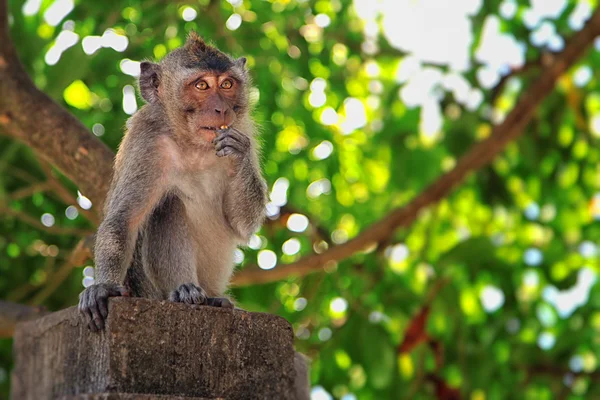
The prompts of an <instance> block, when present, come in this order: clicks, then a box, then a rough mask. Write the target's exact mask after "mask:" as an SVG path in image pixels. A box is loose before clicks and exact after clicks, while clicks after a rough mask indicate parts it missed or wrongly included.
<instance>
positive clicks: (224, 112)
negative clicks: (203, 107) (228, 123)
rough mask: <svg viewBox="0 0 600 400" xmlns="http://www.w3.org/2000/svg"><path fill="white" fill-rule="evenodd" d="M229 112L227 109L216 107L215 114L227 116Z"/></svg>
mask: <svg viewBox="0 0 600 400" xmlns="http://www.w3.org/2000/svg"><path fill="white" fill-rule="evenodd" d="M227 111H229V109H228V108H227V107H216V108H215V112H216V113H217V114H219V115H221V114H222V115H225V114H227Z"/></svg>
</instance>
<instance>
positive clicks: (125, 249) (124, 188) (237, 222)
mask: <svg viewBox="0 0 600 400" xmlns="http://www.w3.org/2000/svg"><path fill="white" fill-rule="evenodd" d="M245 61H246V60H245V59H244V58H239V59H237V60H236V59H233V58H231V57H229V56H228V55H226V54H224V53H222V52H221V51H219V50H218V49H216V48H214V47H212V46H209V45H207V44H206V43H205V42H204V41H203V40H202V39H201V38H199V37H198V36H197V35H196V34H194V33H192V34H191V35H190V37H189V38H188V41H187V43H186V45H185V46H184V47H182V48H180V49H177V50H175V51H173V52H171V53H170V54H169V55H167V56H166V57H165V58H164V59H163V60H162V61H161V62H160V64H154V63H150V62H143V63H141V65H140V69H141V74H140V78H139V86H140V91H141V94H142V97H143V98H144V99H145V100H146V102H147V104H146V105H144V106H143V107H142V108H141V109H140V110H139V111H138V112H137V113H135V115H134V116H133V117H132V118H131V119H130V121H129V122H128V124H127V126H128V129H127V133H126V135H125V137H124V138H123V141H122V143H121V145H120V147H119V151H118V153H117V157H116V161H115V174H114V177H113V181H112V186H111V189H110V191H109V194H108V198H107V201H106V207H105V218H104V220H103V222H102V224H101V225H100V228H99V229H98V234H97V237H96V248H95V258H96V281H95V284H94V285H92V286H90V287H88V288H87V289H86V290H85V291H84V292H83V293H82V294H81V296H80V303H79V307H80V309H81V311H82V312H83V313H84V314H85V315H87V316H88V318H89V326H90V328H91V329H93V330H99V329H103V327H104V320H105V319H106V316H107V313H108V308H107V301H108V298H109V297H111V296H120V295H124V294H130V295H132V296H141V297H149V298H155V299H170V300H172V301H176V302H182V303H189V304H208V305H215V306H223V307H232V304H231V302H230V301H229V300H227V299H226V298H225V297H224V292H225V290H226V288H227V284H228V282H229V278H230V277H231V274H232V272H233V267H234V262H233V253H234V249H235V248H236V247H237V246H238V245H241V244H244V243H246V242H247V241H248V239H249V237H250V235H252V234H253V233H254V232H255V231H256V230H257V229H258V228H259V227H260V224H261V223H262V220H263V215H264V209H265V203H266V185H265V181H264V179H263V178H262V176H261V172H260V169H259V165H258V148H257V145H256V141H255V132H256V128H255V126H254V123H253V121H252V119H251V117H250V105H249V104H248V92H249V88H250V82H249V80H250V79H249V76H248V72H247V71H246V68H245Z"/></svg>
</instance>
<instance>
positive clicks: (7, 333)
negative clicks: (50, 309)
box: [0, 300, 45, 338]
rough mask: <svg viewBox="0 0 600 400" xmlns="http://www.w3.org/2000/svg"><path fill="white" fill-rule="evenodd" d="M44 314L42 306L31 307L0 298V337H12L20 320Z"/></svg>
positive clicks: (27, 319)
mask: <svg viewBox="0 0 600 400" xmlns="http://www.w3.org/2000/svg"><path fill="white" fill-rule="evenodd" d="M44 314H45V311H44V309H43V308H42V307H29V306H24V305H21V304H15V303H10V302H8V301H2V300H0V338H9V337H12V335H13V332H14V330H15V325H16V324H17V323H18V322H22V321H29V320H31V319H35V318H38V317H41V316H42V315H44Z"/></svg>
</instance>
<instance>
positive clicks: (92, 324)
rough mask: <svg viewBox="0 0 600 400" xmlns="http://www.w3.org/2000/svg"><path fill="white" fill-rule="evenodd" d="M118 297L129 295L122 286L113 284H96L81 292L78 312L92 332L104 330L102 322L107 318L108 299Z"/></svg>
mask: <svg viewBox="0 0 600 400" xmlns="http://www.w3.org/2000/svg"><path fill="white" fill-rule="evenodd" d="M118 296H129V293H128V292H127V290H126V289H125V288H124V287H123V286H120V285H116V284H114V283H97V284H95V285H92V286H90V287H88V288H86V289H85V290H84V291H83V292H81V294H80V295H79V311H80V312H81V313H82V314H83V316H84V318H86V319H87V321H88V326H89V328H90V329H91V330H92V331H93V332H97V331H100V330H102V329H104V321H105V320H106V317H108V298H109V297H118Z"/></svg>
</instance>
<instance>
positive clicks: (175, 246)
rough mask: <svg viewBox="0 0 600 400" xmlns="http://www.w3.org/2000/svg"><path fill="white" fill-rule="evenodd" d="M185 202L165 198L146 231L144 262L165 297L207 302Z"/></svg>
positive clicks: (192, 301)
mask: <svg viewBox="0 0 600 400" xmlns="http://www.w3.org/2000/svg"><path fill="white" fill-rule="evenodd" d="M192 237H193V235H192V233H191V231H190V229H189V223H188V220H187V215H186V211H185V206H184V204H183V202H182V201H181V200H180V199H179V198H178V197H177V196H175V195H169V196H167V197H165V198H164V199H163V200H162V201H161V203H160V204H159V206H158V207H157V208H156V209H155V210H154V212H153V213H152V215H151V217H150V219H149V220H148V225H147V226H146V229H145V231H144V236H143V246H142V263H143V266H144V270H145V272H146V274H147V276H148V278H149V279H150V281H151V282H152V283H153V285H154V286H155V287H156V288H157V290H158V291H159V292H160V293H161V298H163V299H170V300H172V301H177V302H182V303H188V304H204V303H205V302H206V298H207V295H206V292H205V291H204V290H203V289H202V288H201V287H200V286H199V285H198V277H197V275H196V271H195V265H196V253H195V252H194V244H193V242H192V240H193V239H192Z"/></svg>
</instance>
